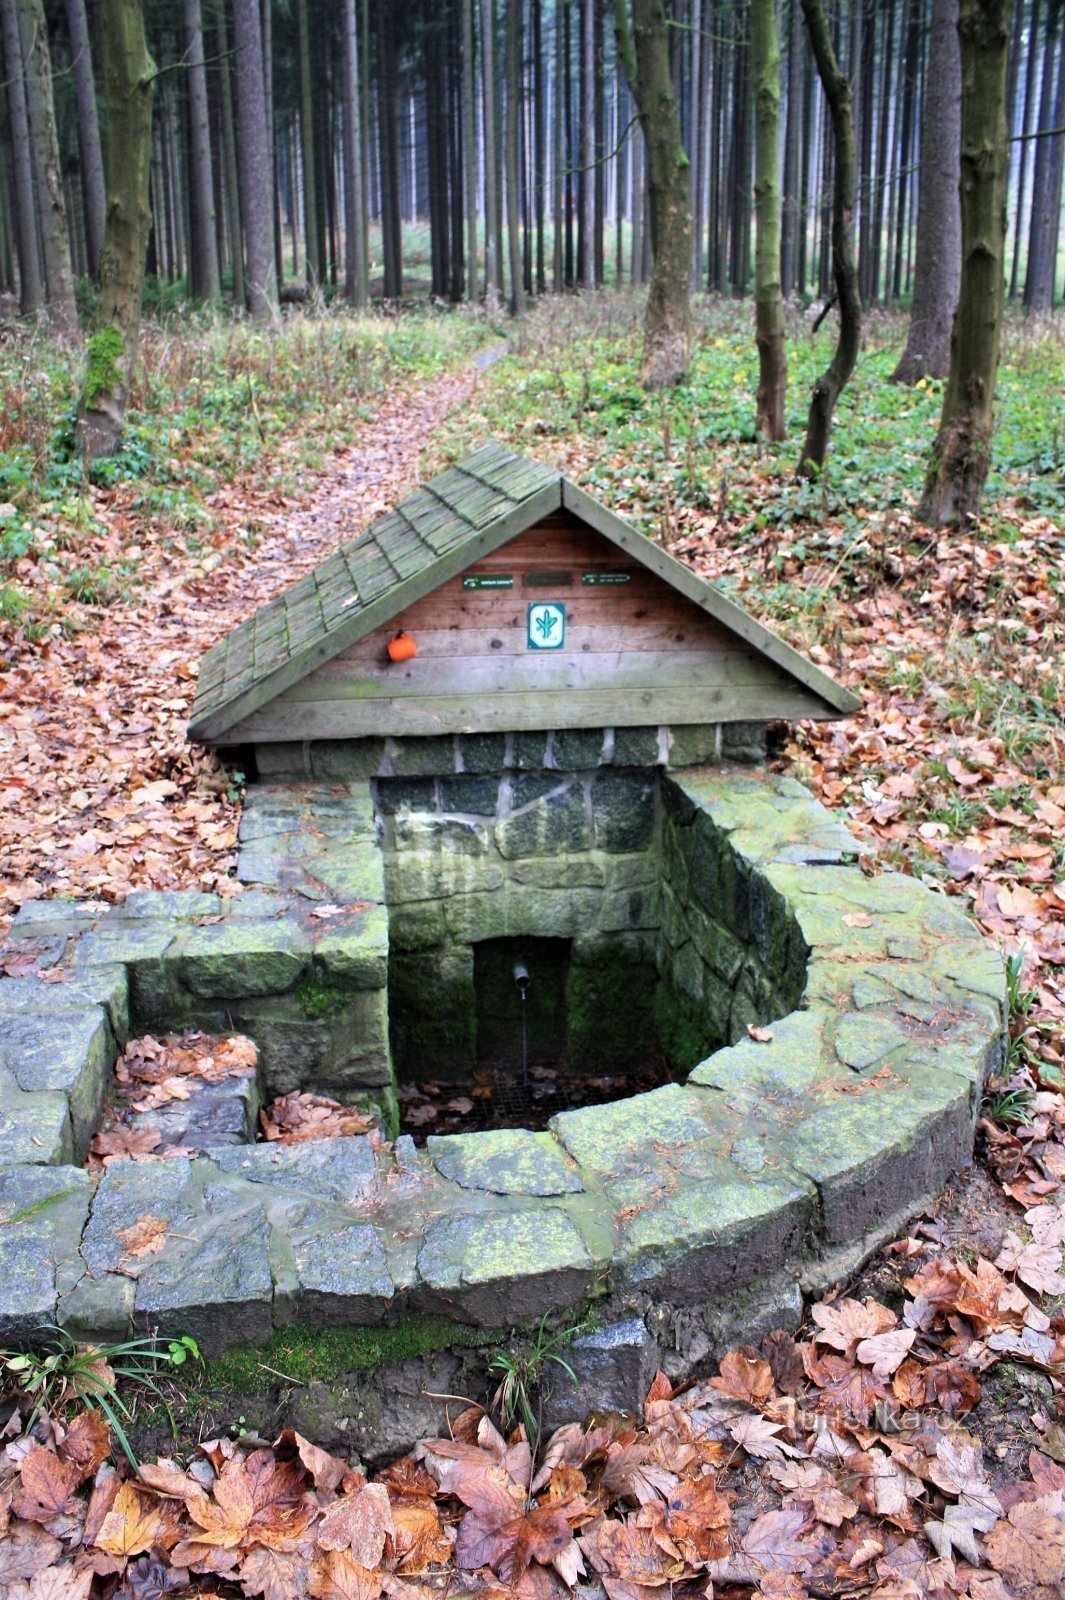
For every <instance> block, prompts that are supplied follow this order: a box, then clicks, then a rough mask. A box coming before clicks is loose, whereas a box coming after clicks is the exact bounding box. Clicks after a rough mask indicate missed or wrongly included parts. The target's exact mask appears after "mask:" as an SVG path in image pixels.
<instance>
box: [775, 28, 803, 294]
mask: <svg viewBox="0 0 1065 1600" xmlns="http://www.w3.org/2000/svg"><path fill="white" fill-rule="evenodd" d="M801 100H802V11H801V9H800V6H799V0H791V5H790V9H789V12H788V115H787V125H786V130H785V136H784V205H783V215H782V217H781V241H780V286H781V291H782V292H783V294H784V297H785V299H787V297H788V296H789V295H790V294H793V293H794V291H795V287H796V263H797V259H798V254H799V251H798V240H799V216H800V202H799V158H800V155H801V153H802V118H801V109H802V104H801ZM799 287H800V289H801V287H802V286H801V284H800V285H799Z"/></svg>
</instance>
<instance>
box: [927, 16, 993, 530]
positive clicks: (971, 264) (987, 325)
mask: <svg viewBox="0 0 1065 1600" xmlns="http://www.w3.org/2000/svg"><path fill="white" fill-rule="evenodd" d="M1009 17H1010V0H961V9H960V15H959V22H958V30H959V33H960V36H961V70H962V102H961V248H962V270H961V290H960V293H959V295H958V309H957V311H956V312H955V314H954V330H953V333H952V335H951V346H950V376H949V378H948V379H947V386H946V389H945V391H944V394H943V413H942V416H941V418H940V424H939V433H938V434H937V436H936V442H935V444H934V445H933V447H932V455H931V459H930V461H929V465H928V476H927V478H926V480H925V488H924V497H923V499H922V501H921V504H920V507H919V509H918V512H917V515H918V517H919V518H920V520H921V521H922V522H927V523H929V524H930V525H931V526H932V527H936V528H942V527H946V526H948V525H951V524H960V525H961V526H963V527H964V526H966V525H968V524H970V523H972V522H973V521H974V520H975V518H976V517H977V516H978V515H979V511H980V503H981V500H982V498H983V492H984V483H985V481H986V479H987V473H988V468H989V466H990V464H991V434H992V428H993V422H994V413H993V403H994V393H995V375H996V373H997V371H998V357H999V345H1000V341H1001V336H1002V302H1003V288H1004V285H1003V272H1004V253H1005V245H1006V178H1007V174H1008V171H1009V132H1008V129H1007V127H1006V55H1007V47H1008V44H1009Z"/></svg>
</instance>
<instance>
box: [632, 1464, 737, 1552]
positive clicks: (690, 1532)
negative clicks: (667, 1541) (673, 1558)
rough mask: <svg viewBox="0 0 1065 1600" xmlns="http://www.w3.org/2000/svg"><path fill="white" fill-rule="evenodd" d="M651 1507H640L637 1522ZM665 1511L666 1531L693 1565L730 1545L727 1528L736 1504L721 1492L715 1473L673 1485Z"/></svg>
mask: <svg viewBox="0 0 1065 1600" xmlns="http://www.w3.org/2000/svg"><path fill="white" fill-rule="evenodd" d="M651 1509H652V1508H651V1507H643V1508H642V1509H641V1510H640V1511H638V1512H637V1513H636V1520H637V1522H639V1521H640V1519H641V1517H643V1516H644V1515H645V1514H646V1513H647V1512H648V1511H650V1510H651ZM662 1514H663V1519H664V1527H665V1529H666V1531H667V1532H668V1533H669V1534H670V1536H671V1538H673V1539H675V1540H676V1542H677V1544H678V1546H679V1547H680V1552H681V1554H682V1555H683V1556H684V1557H685V1559H686V1560H687V1561H688V1562H689V1564H690V1565H691V1566H697V1565H698V1564H699V1563H700V1562H704V1561H709V1560H711V1559H712V1558H713V1557H715V1556H719V1555H722V1554H723V1553H724V1551H725V1550H726V1549H727V1548H728V1540H727V1538H726V1536H725V1533H724V1530H725V1528H727V1527H728V1525H729V1523H730V1522H731V1521H732V1508H731V1506H730V1505H729V1503H728V1501H727V1500H726V1499H725V1497H724V1496H723V1495H722V1494H720V1493H719V1491H718V1488H717V1484H716V1482H715V1480H714V1477H713V1475H712V1474H710V1473H707V1474H705V1475H704V1476H703V1477H700V1478H688V1479H686V1480H684V1481H683V1482H681V1483H679V1484H678V1485H677V1487H676V1488H675V1489H671V1490H670V1492H669V1494H668V1495H667V1497H666V1501H665V1506H664V1507H663V1513H662Z"/></svg>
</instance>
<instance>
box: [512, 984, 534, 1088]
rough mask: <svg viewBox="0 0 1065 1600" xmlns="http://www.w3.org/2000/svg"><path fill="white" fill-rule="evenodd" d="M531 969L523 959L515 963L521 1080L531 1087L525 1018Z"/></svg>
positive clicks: (525, 1086)
mask: <svg viewBox="0 0 1065 1600" xmlns="http://www.w3.org/2000/svg"><path fill="white" fill-rule="evenodd" d="M530 981H531V980H530V978H529V969H528V967H527V966H526V965H525V964H524V962H522V961H516V962H515V963H514V983H515V985H516V986H517V990H518V993H519V994H520V995H521V1082H522V1087H523V1088H524V1089H525V1090H526V1091H528V1088H529V1031H528V1026H527V1023H526V1020H525V996H526V993H527V992H528V988H529V983H530Z"/></svg>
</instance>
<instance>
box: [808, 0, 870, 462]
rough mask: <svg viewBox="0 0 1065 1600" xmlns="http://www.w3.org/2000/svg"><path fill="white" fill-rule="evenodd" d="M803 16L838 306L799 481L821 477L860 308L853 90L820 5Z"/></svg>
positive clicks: (858, 331)
mask: <svg viewBox="0 0 1065 1600" xmlns="http://www.w3.org/2000/svg"><path fill="white" fill-rule="evenodd" d="M802 10H803V16H804V17H805V18H806V27H807V31H808V32H809V35H810V45H811V47H812V49H813V53H814V60H815V62H816V63H817V73H818V76H819V77H820V79H821V85H822V88H823V89H824V91H825V99H826V100H827V101H828V109H829V112H830V115H831V119H832V144H833V151H834V156H835V160H834V168H835V170H834V173H833V179H832V278H833V282H834V285H835V290H836V297H837V299H838V301H839V338H838V340H837V342H836V349H835V352H834V354H833V356H832V360H831V361H830V362H829V364H828V366H827V367H826V368H825V370H824V372H823V373H822V374H821V376H820V377H819V378H818V380H817V382H816V383H815V384H814V387H813V393H812V394H811V396H810V413H809V416H808V418H807V422H806V439H805V442H804V444H803V447H802V455H801V456H800V457H799V465H798V467H797V469H796V472H797V475H798V476H799V477H800V478H816V477H818V476H819V475H820V472H821V469H822V468H823V467H824V464H825V457H826V456H827V454H828V441H829V439H830V437H831V434H832V419H833V416H834V414H835V410H836V402H837V401H838V399H839V397H840V394H841V393H842V391H843V388H844V386H845V385H846V383H847V381H848V379H849V378H850V375H851V373H852V372H853V371H854V364H855V362H856V361H857V359H858V348H859V345H860V344H861V337H862V302H861V298H860V296H859V294H858V272H857V268H856V266H855V262H854V195H855V185H856V167H857V152H856V150H855V143H854V120H853V117H852V115H851V86H850V83H849V82H848V80H847V77H846V74H845V73H843V72H841V71H840V67H839V63H838V62H837V60H836V52H835V50H834V49H833V48H832V37H831V35H830V33H829V31H828V17H827V15H826V13H825V5H824V0H802Z"/></svg>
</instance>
